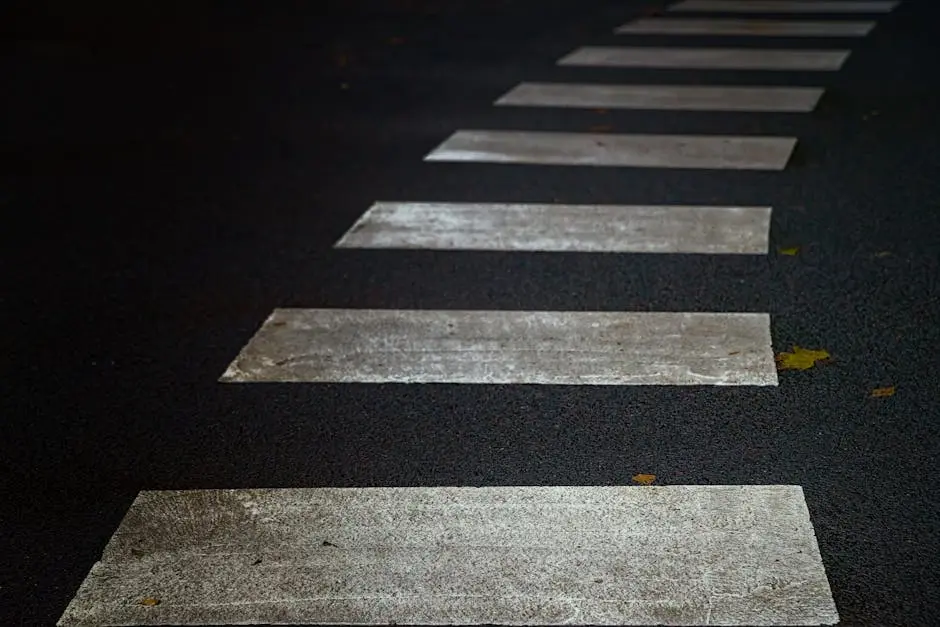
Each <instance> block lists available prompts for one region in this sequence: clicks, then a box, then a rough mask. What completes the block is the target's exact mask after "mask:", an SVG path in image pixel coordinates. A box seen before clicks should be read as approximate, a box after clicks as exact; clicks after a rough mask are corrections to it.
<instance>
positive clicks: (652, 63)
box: [558, 46, 849, 72]
mask: <svg viewBox="0 0 940 627" xmlns="http://www.w3.org/2000/svg"><path fill="white" fill-rule="evenodd" d="M848 58H849V51H848V50H804V49H794V50H768V49H766V48H652V47H642V48H626V47H608V46H586V47H583V48H578V49H577V50H575V51H574V52H572V53H571V54H569V55H568V56H566V57H563V58H562V59H560V60H559V61H558V65H576V66H591V67H631V68H659V69H699V70H773V71H778V70H779V71H806V72H833V71H835V70H838V69H839V68H841V67H842V64H843V63H845V60H846V59H848Z"/></svg>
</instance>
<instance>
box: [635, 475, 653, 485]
mask: <svg viewBox="0 0 940 627" xmlns="http://www.w3.org/2000/svg"><path fill="white" fill-rule="evenodd" d="M633 480H634V481H636V482H637V483H639V484H640V485H649V484H651V483H653V482H654V481H656V475H643V474H640V475H633Z"/></svg>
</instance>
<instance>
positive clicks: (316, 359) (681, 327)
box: [220, 309, 777, 386]
mask: <svg viewBox="0 0 940 627" xmlns="http://www.w3.org/2000/svg"><path fill="white" fill-rule="evenodd" d="M220 380H221V381H223V382H241V383H244V382H285V383H288V382H291V383H300V382H309V383H314V382H336V383H466V384H548V385H755V386H766V385H769V386H775V385H777V371H776V367H775V364H774V355H773V350H772V348H771V340H770V316H769V315H767V314H761V313H676V312H655V313H649V312H639V313H637V312H597V311H591V312H579V311H452V310H443V311H442V310H395V309H389V310H367V309H276V310H275V311H274V313H272V314H271V315H270V316H269V317H268V319H267V320H266V321H265V322H264V324H263V325H262V326H261V328H260V329H259V330H258V332H257V333H256V334H255V335H254V337H252V338H251V340H250V341H249V342H248V344H247V345H246V346H245V347H244V348H242V350H241V352H240V353H239V355H238V356H237V357H236V359H235V360H234V361H233V362H232V363H231V365H229V367H228V369H227V370H226V371H225V373H224V374H223V375H222V377H221V379H220Z"/></svg>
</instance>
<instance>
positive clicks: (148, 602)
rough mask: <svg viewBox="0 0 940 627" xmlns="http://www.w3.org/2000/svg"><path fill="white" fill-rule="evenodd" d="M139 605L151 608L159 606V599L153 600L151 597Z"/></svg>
mask: <svg viewBox="0 0 940 627" xmlns="http://www.w3.org/2000/svg"><path fill="white" fill-rule="evenodd" d="M140 604H141V605H146V606H147V607H153V606H154V605H160V599H155V598H153V597H147V598H146V599H144V600H142V601H141V602H140Z"/></svg>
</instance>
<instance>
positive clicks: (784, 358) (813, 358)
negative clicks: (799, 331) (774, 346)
mask: <svg viewBox="0 0 940 627" xmlns="http://www.w3.org/2000/svg"><path fill="white" fill-rule="evenodd" d="M775 359H776V361H777V364H778V367H779V368H780V369H781V370H807V369H809V368H812V367H813V366H815V365H816V363H817V362H820V361H822V360H824V359H829V353H828V352H827V351H825V350H818V351H814V350H807V349H805V348H800V347H799V346H794V347H793V352H792V353H780V354H779V355H777V356H776V358H775Z"/></svg>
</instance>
